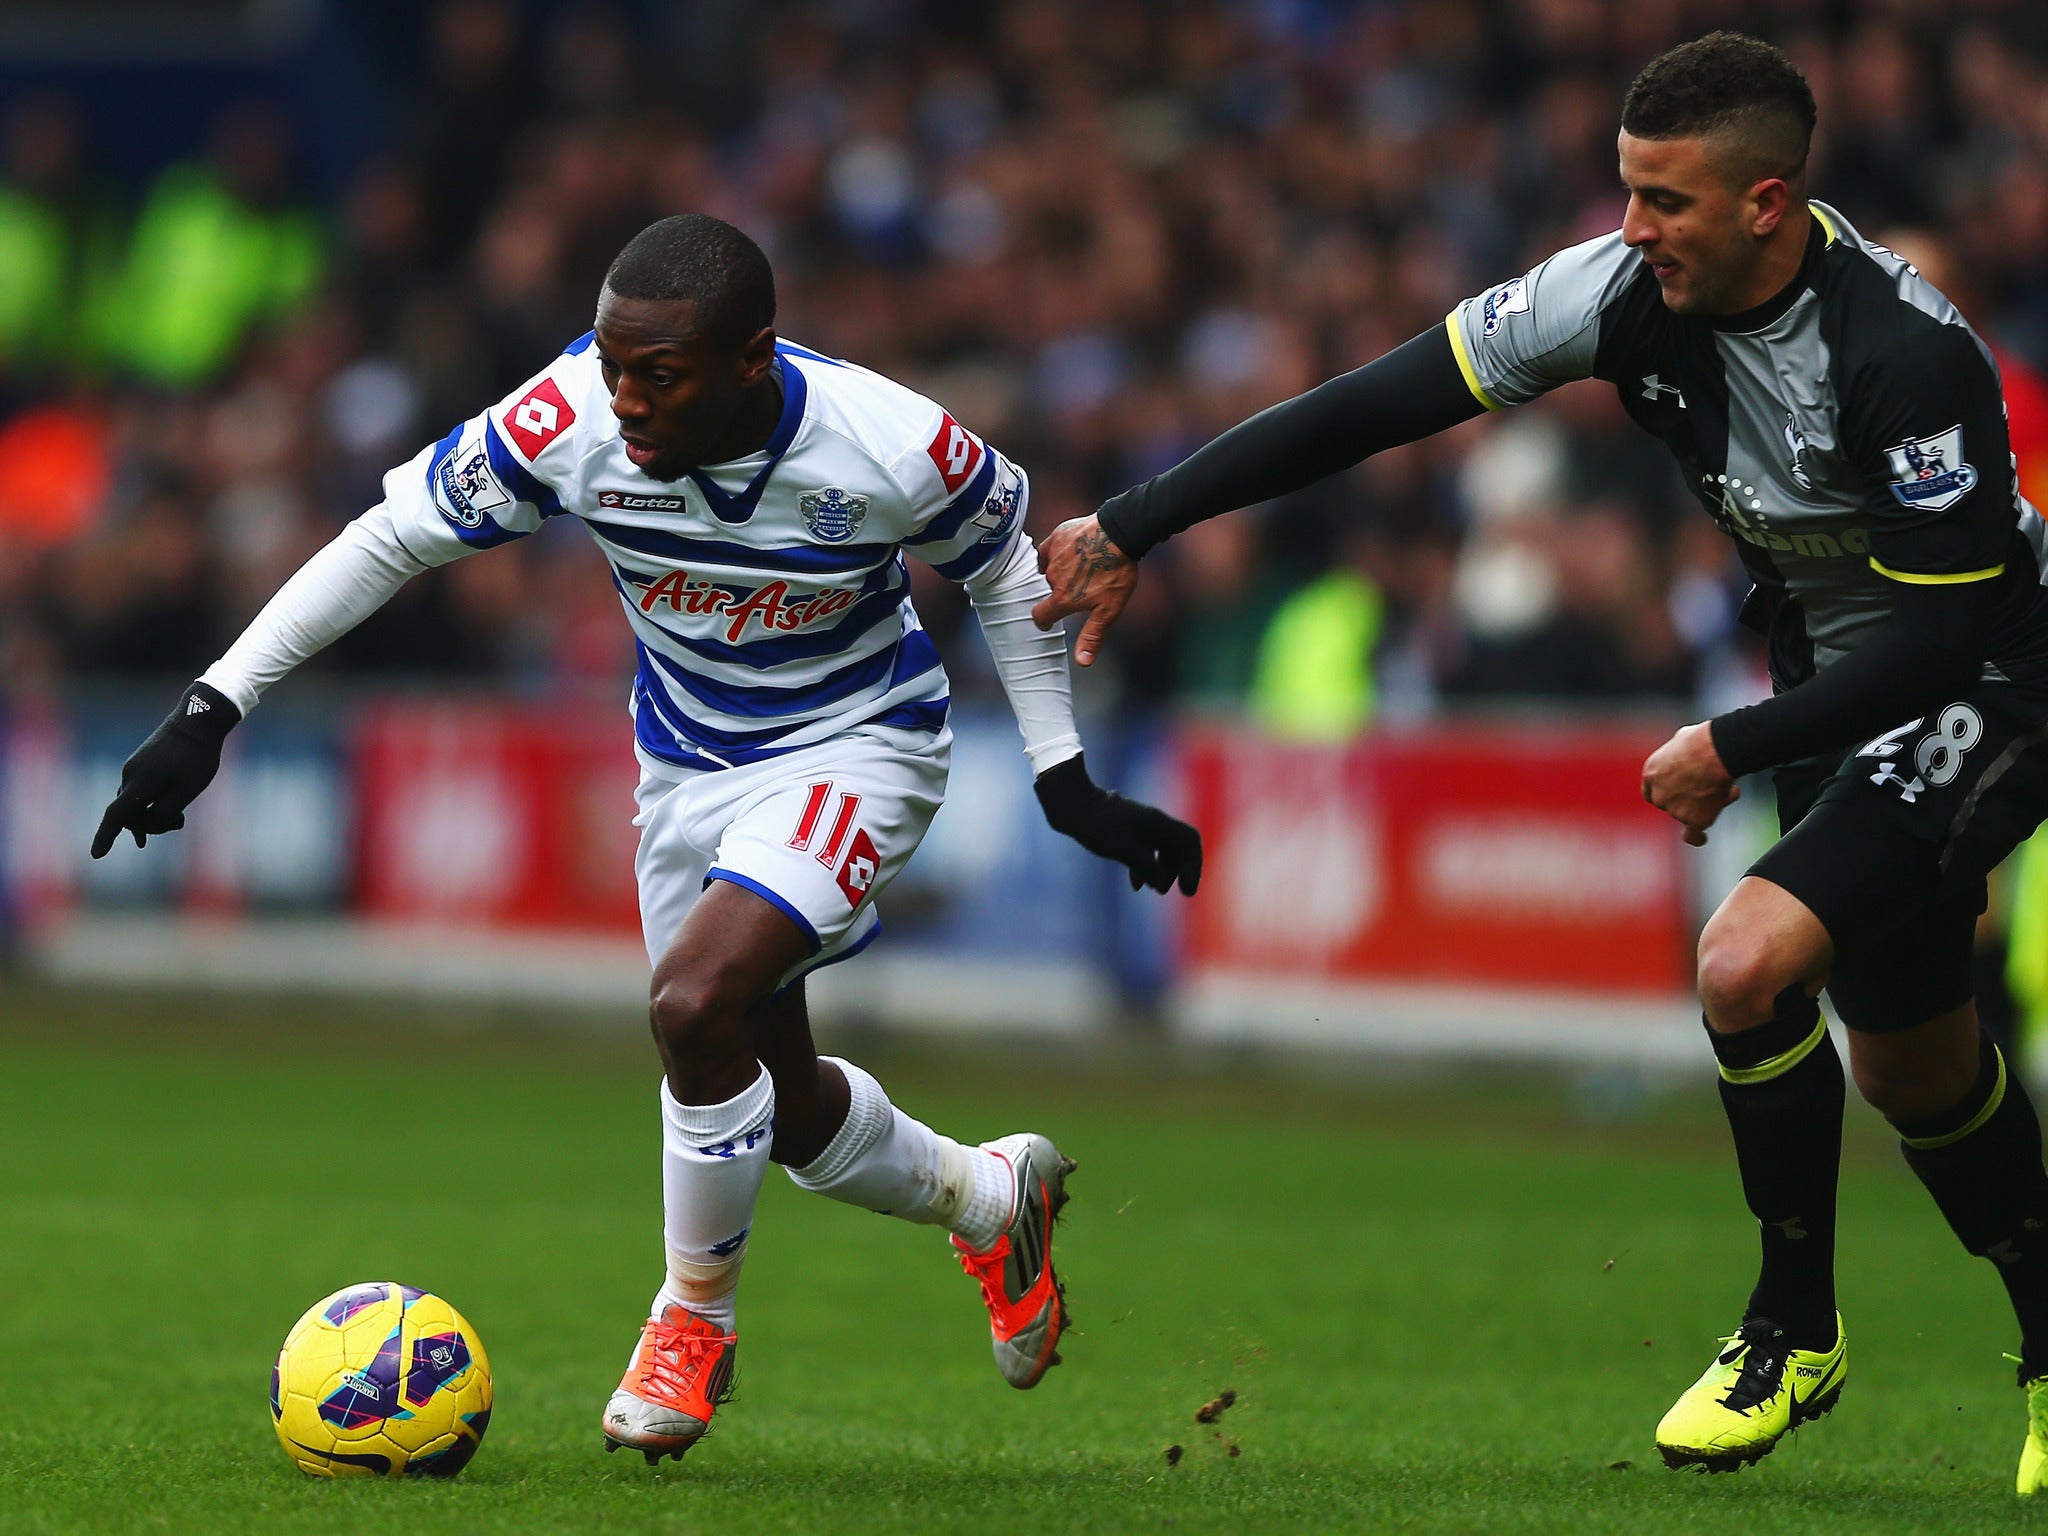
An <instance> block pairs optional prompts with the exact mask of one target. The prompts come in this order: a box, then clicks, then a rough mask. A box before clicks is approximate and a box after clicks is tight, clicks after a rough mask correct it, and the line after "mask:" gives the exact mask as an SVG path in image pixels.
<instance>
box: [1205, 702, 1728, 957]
mask: <svg viewBox="0 0 2048 1536" xmlns="http://www.w3.org/2000/svg"><path fill="white" fill-rule="evenodd" d="M1662 739H1663V737H1662V735H1661V733H1659V734H1644V733H1641V732H1635V731H1628V730H1605V729H1603V730H1585V729H1582V730H1573V731H1563V732H1560V731H1559V730H1557V729H1556V728H1555V727H1552V728H1549V729H1544V730H1534V729H1531V730H1517V729H1512V728H1493V727H1486V728H1447V729H1438V730H1432V731H1429V732H1427V733H1422V734H1417V735H1414V736H1378V737H1372V738H1369V739H1367V740H1364V741H1361V742H1357V743H1352V744H1346V745H1338V746H1320V745H1307V744H1301V743H1293V742H1278V741H1269V740H1265V739H1262V738H1259V737H1256V736H1251V735H1248V734H1244V733H1240V732H1231V733H1228V734H1224V733H1220V732H1218V733H1207V732H1193V733H1190V734H1189V735H1187V736H1186V737H1185V738H1184V739H1183V741H1182V744H1181V754H1180V756H1181V762H1180V766H1181V771H1182V773H1183V774H1184V776H1185V778H1184V783H1185V794H1186V796H1187V803H1188V804H1189V805H1190V806H1191V808H1192V811H1193V814H1194V817H1195V820H1196V822H1197V824H1198V825H1200V827H1201V828H1202V831H1203V834H1204V836H1205V838H1206V839H1207V842H1208V847H1209V864H1208V867H1209V870H1210V871H1212V873H1211V874H1210V875H1209V876H1208V877H1207V878H1206V879H1205V880H1204V882H1203V887H1202V894H1201V897H1200V898H1199V899H1198V900H1196V901H1194V902H1191V903H1189V904H1188V907H1187V909H1186V913H1185V923H1184V926H1183V951H1182V957H1183V961H1184V963H1185V965H1186V967H1187V969H1188V970H1189V971H1191V972H1200V971H1202V970H1205V969H1206V970H1215V971H1232V972H1238V973H1243V972H1266V973H1274V974H1281V975H1287V976H1292V977H1301V978H1314V979H1323V980H1331V981H1348V980H1357V981H1444V982H1460V983H1480V984H1497V985H1504V986H1537V987H1557V988H1570V989H1574V990H1593V991H1608V992H1642V993H1649V992H1655V993H1660V994H1668V993H1669V992H1670V991H1671V990H1672V989H1673V988H1682V987H1684V986H1685V985H1686V983H1687V981H1688V979H1689V969H1688V961H1689V958H1690V938H1691V934H1690V927H1689V922H1688V915H1687V902H1686V896H1685V884H1684V868H1683V865H1682V863H1681V860H1680V850H1681V846H1682V845H1681V843H1680V840H1679V834H1678V828H1677V826H1676V825H1675V824H1674V823H1673V822H1671V821H1670V820H1669V819H1668V818H1667V817H1665V816H1662V815H1660V814H1659V813H1657V812H1656V811H1654V810H1652V809H1650V807H1648V806H1646V805H1645V804H1644V803H1643V800H1642V794H1641V771H1642V763H1643V759H1644V758H1645V757H1646V756H1648V755H1649V753H1650V752H1651V751H1652V750H1653V749H1654V748H1655V747H1656V746H1657V745H1658V744H1659V742H1660V741H1661V740H1662Z"/></svg>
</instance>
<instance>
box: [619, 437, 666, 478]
mask: <svg viewBox="0 0 2048 1536" xmlns="http://www.w3.org/2000/svg"><path fill="white" fill-rule="evenodd" d="M619 435H620V437H621V439H622V440H623V441H624V442H625V444H626V457H627V458H629V459H631V460H632V461H633V463H634V464H635V465H637V466H638V467H639V468H641V469H645V468H646V467H647V466H648V465H650V464H652V463H653V462H654V461H655V460H656V459H658V458H660V457H661V450H660V449H659V448H656V447H654V446H652V445H651V444H648V443H643V442H641V441H640V440H639V439H638V438H633V437H626V435H625V434H624V433H620V434H619Z"/></svg>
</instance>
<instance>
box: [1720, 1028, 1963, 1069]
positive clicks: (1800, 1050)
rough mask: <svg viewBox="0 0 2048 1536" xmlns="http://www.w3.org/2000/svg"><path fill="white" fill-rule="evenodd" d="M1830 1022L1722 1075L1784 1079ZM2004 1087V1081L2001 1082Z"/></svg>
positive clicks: (1819, 1037)
mask: <svg viewBox="0 0 2048 1536" xmlns="http://www.w3.org/2000/svg"><path fill="white" fill-rule="evenodd" d="M1827 1032H1828V1021H1827V1020H1826V1019H1819V1020H1816V1021H1815V1023H1814V1026H1813V1033H1812V1034H1810V1035H1808V1036H1807V1037H1806V1038H1805V1039H1804V1040H1802V1041H1800V1042H1799V1043H1798V1044H1797V1045H1795V1046H1793V1047H1792V1049H1791V1050H1789V1051H1780V1052H1779V1053H1778V1054H1777V1055H1775V1056H1773V1057H1771V1058H1770V1059H1769V1060H1768V1061H1760V1062H1758V1063H1757V1064H1756V1065H1755V1066H1753V1067H1731V1066H1728V1065H1727V1064H1726V1063H1723V1064H1722V1067H1721V1075H1722V1076H1723V1077H1725V1078H1726V1079H1727V1080H1728V1081H1729V1082H1731V1083H1768V1082H1769V1081H1770V1080H1771V1079H1772V1078H1774V1077H1783V1076H1784V1075H1785V1074H1786V1073H1787V1072H1790V1071H1791V1070H1792V1069H1793V1068H1794V1067H1796V1066H1798V1065H1799V1063H1801V1062H1802V1061H1804V1060H1806V1058H1807V1057H1808V1056H1810V1055H1812V1054H1813V1048H1814V1047H1815V1046H1816V1045H1819V1044H1820V1043H1821V1041H1822V1040H1823V1039H1824V1038H1826V1036H1827ZM2001 1086H2003V1080H2001Z"/></svg>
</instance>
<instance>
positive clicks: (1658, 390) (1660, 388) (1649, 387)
mask: <svg viewBox="0 0 2048 1536" xmlns="http://www.w3.org/2000/svg"><path fill="white" fill-rule="evenodd" d="M1659 395H1676V396H1678V408H1679V409H1680V410H1681V411H1682V410H1684V409H1685V391H1684V390H1682V389H1680V388H1679V387H1678V386H1677V385H1676V384H1666V383H1665V382H1664V381H1663V380H1662V379H1660V378H1658V377H1657V375H1656V374H1654V373H1646V374H1644V375H1643V398H1644V399H1645V400H1655V399H1656V398H1657V397H1658V396H1659Z"/></svg>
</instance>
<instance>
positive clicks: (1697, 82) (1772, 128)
mask: <svg viewBox="0 0 2048 1536" xmlns="http://www.w3.org/2000/svg"><path fill="white" fill-rule="evenodd" d="M1817 117H1818V113H1817V112H1816V111H1815V109H1814V105H1813V89H1812V87H1810V86H1809V85H1808V84H1807V83H1806V76H1804V75H1802V74H1801V73H1800V72H1799V69H1798V66H1797V65H1795V64H1794V63H1793V62H1792V61H1791V60H1790V59H1788V58H1786V57H1785V55H1784V54H1782V53H1780V52H1779V51H1778V50H1777V49H1776V48H1773V47H1772V46H1771V45H1770V44H1769V43H1766V42H1760V41H1758V40H1757V39H1756V38H1753V37H1746V36H1744V35H1743V34H1742V33H1740V32H1709V33H1708V34H1707V35H1706V36H1705V37H1702V38H1696V39H1694V40H1693V41H1692V42H1689V43H1680V44H1679V45H1678V46H1677V47H1676V48H1673V49H1672V50H1671V51H1670V52H1669V53H1664V54H1659V55H1658V56H1657V57H1656V58H1654V59H1652V60H1651V61H1650V62H1649V63H1648V64H1646V65H1644V66H1643V72H1642V73H1641V74H1639V75H1637V76H1636V78H1635V83H1634V84H1632V85H1631V86H1629V88H1628V96H1627V98H1626V99H1625V100H1624V101H1623V102H1622V105H1621V128H1622V132H1624V133H1626V134H1629V135H1630V136H1631V137H1634V138H1638V139H1694V138H1699V139H1713V140H1715V141H1717V145H1718V146H1719V147H1722V148H1723V149H1724V151H1725V153H1726V161H1727V167H1728V170H1729V172H1730V174H1731V177H1732V178H1733V179H1734V180H1737V181H1739V182H1741V183H1742V184H1743V185H1748V184H1749V183H1751V182H1756V181H1761V180H1763V179H1765V178H1766V177H1772V176H1775V177H1778V178H1780V179H1782V180H1784V181H1785V182H1787V183H1789V184H1790V185H1791V187H1792V190H1793V191H1794V192H1795V193H1799V192H1801V190H1802V183H1803V181H1804V178H1805V175H1806V152H1807V149H1808V147H1809V146H1810V145H1811V144H1812V142H1813V125H1814V122H1815V120H1816V118H1817Z"/></svg>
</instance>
